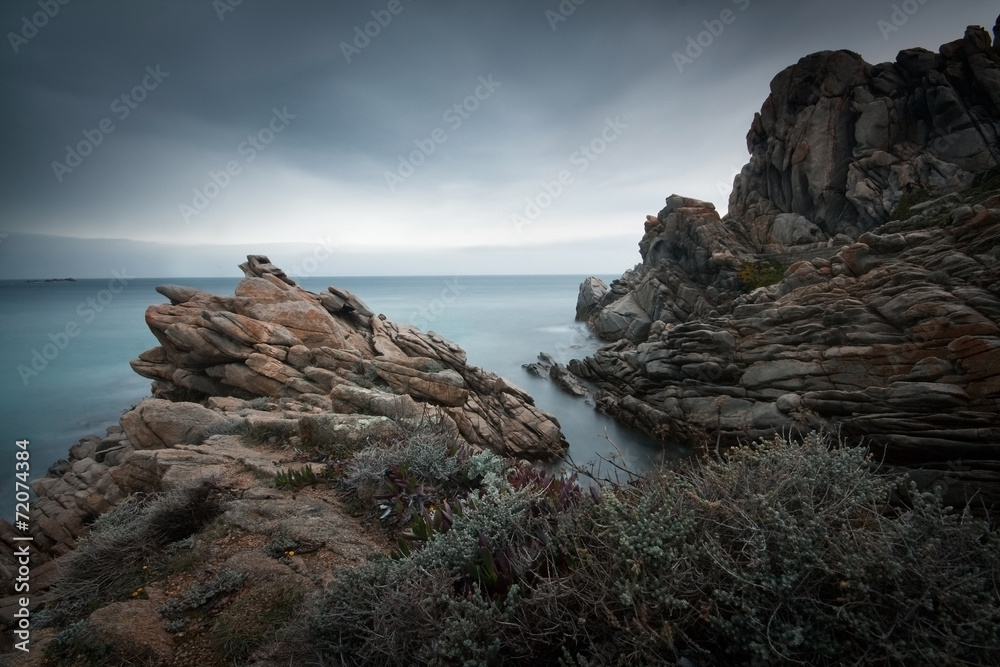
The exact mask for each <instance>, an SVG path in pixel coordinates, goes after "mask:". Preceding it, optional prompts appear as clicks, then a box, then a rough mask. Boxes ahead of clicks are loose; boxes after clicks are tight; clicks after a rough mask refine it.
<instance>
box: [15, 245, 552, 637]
mask: <svg viewBox="0 0 1000 667" xmlns="http://www.w3.org/2000/svg"><path fill="white" fill-rule="evenodd" d="M241 268H242V269H243V270H244V272H245V274H246V276H247V277H246V279H244V280H243V281H241V282H240V283H239V285H238V286H237V288H236V294H235V296H233V297H221V296H216V295H212V294H207V293H205V292H201V291H199V290H195V289H192V288H187V287H178V286H173V285H166V286H161V287H159V288H157V289H158V291H159V292H160V293H161V294H163V295H164V296H166V297H167V298H168V299H170V303H169V304H162V305H154V306H150V307H149V308H148V309H147V311H146V322H147V323H148V325H149V327H150V329H151V330H152V332H153V334H154V335H155V336H156V338H157V339H158V340H159V341H160V343H161V345H160V346H159V347H156V348H154V349H152V350H149V351H147V352H144V353H143V354H142V355H140V358H139V359H137V360H134V361H133V362H132V367H133V369H134V370H135V371H136V372H138V373H139V374H140V375H143V376H144V377H148V378H151V379H152V380H153V386H152V394H153V396H152V397H151V398H147V399H145V400H143V401H141V402H140V403H139V404H138V405H136V406H134V407H133V408H132V409H130V410H128V411H126V412H125V413H124V414H123V415H122V417H121V419H120V425H117V426H113V427H111V428H109V429H108V431H107V434H106V435H105V437H103V438H102V437H99V436H88V437H86V438H84V439H83V440H81V441H80V442H79V443H77V444H76V445H74V446H73V447H71V448H70V452H69V459H68V460H64V461H59V462H57V463H56V464H55V465H53V466H52V468H51V469H50V470H49V474H48V475H47V476H45V477H41V478H37V479H35V480H33V481H32V487H33V489H34V491H35V493H36V494H37V499H35V500H34V501H33V503H32V507H31V513H30V521H29V524H30V535H31V537H32V540H33V542H32V544H33V546H34V549H35V552H34V553H35V556H34V557H33V558H34V560H33V567H34V569H33V577H34V582H35V584H33V585H35V586H36V588H37V589H44V588H45V586H46V585H47V584H48V582H50V581H51V580H52V579H53V578H54V577H55V576H56V575H57V568H56V566H55V565H54V563H55V562H56V561H57V560H58V559H59V558H60V557H62V556H65V555H67V554H68V553H69V552H71V551H72V550H73V549H74V548H75V547H76V545H77V542H78V541H79V540H80V539H81V538H82V537H84V536H85V535H86V534H87V532H88V530H89V525H90V523H91V522H92V521H93V520H94V519H95V518H97V517H98V516H100V515H101V514H103V513H105V512H107V511H109V510H110V509H112V508H113V507H114V506H115V505H117V504H118V503H120V502H121V501H122V500H124V499H125V498H126V497H128V496H129V495H130V494H133V493H153V492H158V491H161V490H170V489H174V488H179V487H181V486H183V485H185V484H188V483H192V482H196V481H197V480H199V479H202V478H203V477H205V476H211V475H217V476H226V475H230V476H231V475H232V474H233V473H232V470H233V469H234V468H236V469H247V470H252V471H256V473H257V474H261V475H264V476H271V477H273V475H274V474H275V473H276V472H277V470H278V469H279V467H280V466H279V464H280V463H281V462H280V461H278V462H276V461H275V460H274V456H268V455H263V454H261V453H260V452H258V451H256V450H254V449H251V448H248V447H246V446H245V445H243V444H242V443H241V441H240V438H239V437H238V436H234V435H233V434H240V433H247V432H254V431H257V432H263V433H268V434H272V435H271V437H277V438H279V439H280V440H281V441H282V442H284V443H285V444H287V445H289V446H291V447H292V448H301V449H303V450H306V451H309V450H317V451H319V450H322V449H323V448H329V447H347V448H354V449H357V448H360V447H362V446H364V445H365V444H368V443H369V442H372V441H383V442H389V441H392V440H393V439H398V438H401V437H404V436H405V434H406V433H407V432H412V431H413V430H414V429H420V428H432V429H435V430H440V431H443V432H446V433H448V434H451V435H456V436H459V437H460V438H461V440H464V441H465V442H467V443H469V444H470V445H472V446H474V447H478V448H484V449H491V450H493V451H495V452H497V453H500V454H502V455H505V456H509V457H512V458H517V459H554V458H558V457H560V456H562V455H563V454H564V453H565V450H566V448H567V443H566V440H565V438H564V437H563V435H562V432H561V430H560V428H559V424H558V422H557V421H556V419H555V418H554V417H553V416H552V415H549V414H548V413H546V412H543V411H541V410H539V409H538V408H537V407H536V406H535V405H534V402H533V399H532V398H531V397H530V396H529V395H528V394H526V393H525V392H524V391H522V390H521V389H519V388H517V387H516V386H514V385H513V384H511V383H510V382H508V381H507V380H505V379H503V378H501V377H499V376H497V375H494V374H493V373H489V372H487V371H485V370H483V369H481V368H477V367H474V366H469V365H468V364H466V362H465V361H466V356H465V352H464V351H462V349H461V348H459V347H458V346H457V345H455V344H454V343H451V342H449V341H446V340H444V339H443V338H441V337H439V336H437V335H436V334H433V333H424V332H422V331H420V330H418V329H416V328H414V327H411V326H408V325H403V324H396V323H393V322H391V321H389V320H387V319H385V317H384V316H381V315H376V314H374V313H373V312H372V311H371V310H370V309H369V308H368V307H367V306H366V305H365V304H364V303H363V302H362V301H361V300H360V299H358V298H357V297H356V296H354V295H353V294H350V293H349V292H346V291H344V290H340V289H337V288H335V287H331V288H329V289H328V290H327V291H326V292H323V293H322V294H313V293H312V292H309V291H306V290H304V289H302V288H300V287H298V286H296V285H295V284H294V283H293V282H292V281H291V280H290V279H289V278H288V277H287V276H286V275H285V274H284V273H283V272H282V271H281V270H280V269H278V268H277V267H275V266H274V265H273V264H271V263H270V262H269V261H268V259H267V258H266V257H263V256H250V257H248V261H247V262H246V263H245V264H243V265H241ZM293 460H294V459H293ZM19 535H20V533H18V532H17V531H16V530H15V529H14V527H13V526H11V525H10V524H9V523H7V522H6V521H0V577H7V578H9V580H13V577H14V575H15V574H16V566H15V565H11V564H12V563H15V559H13V557H12V554H13V553H14V550H15V549H16V547H17V544H18V543H17V542H16V541H15V539H14V538H15V537H18V536H19ZM53 559H55V560H53ZM33 599H34V598H33ZM43 600H44V597H38V598H37V599H35V602H34V603H33V604H39V603H41V602H42V601H43ZM7 602H10V601H9V600H5V599H0V609H4V608H5V607H4V604H5V603H7ZM11 604H14V603H13V602H12V603H11ZM5 618H9V616H6V617H5Z"/></svg>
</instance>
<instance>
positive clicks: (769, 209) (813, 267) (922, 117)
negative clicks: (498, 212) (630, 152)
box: [0, 21, 1000, 664]
mask: <svg viewBox="0 0 1000 667" xmlns="http://www.w3.org/2000/svg"><path fill="white" fill-rule="evenodd" d="M998 37H1000V21H998V26H996V27H994V40H991V39H990V36H989V34H988V33H987V32H986V31H985V30H983V29H982V28H977V27H970V28H969V30H968V31H967V32H966V34H965V36H964V37H963V38H962V39H960V40H956V41H955V42H952V43H949V44H946V45H944V46H942V47H941V49H940V51H939V52H938V53H933V52H930V51H926V50H923V49H909V50H905V51H902V52H900V54H899V56H898V58H897V60H896V62H895V63H886V64H882V65H875V66H872V65H869V64H867V63H865V62H864V61H863V60H862V59H861V58H860V57H859V56H857V54H854V53H851V52H847V51H836V52H822V53H818V54H813V55H811V56H807V57H806V58H803V59H802V60H801V61H799V63H797V64H796V65H794V66H792V67H790V68H788V69H786V70H785V71H783V72H782V73H780V74H779V75H778V76H777V77H775V79H774V81H773V82H772V86H771V95H770V96H769V97H768V99H767V101H766V102H765V103H764V106H763V107H762V110H761V113H760V114H758V115H757V116H756V117H755V119H754V121H753V124H752V126H751V130H750V133H749V135H748V148H749V151H750V154H751V158H750V162H749V163H748V165H747V166H746V167H745V168H744V169H743V171H742V173H741V174H740V175H739V176H738V177H737V179H736V182H735V187H734V191H733V195H732V197H731V198H730V202H729V212H728V214H727V215H726V216H725V217H720V216H719V214H718V212H717V211H716V209H715V207H714V205H712V204H710V203H708V202H702V201H698V200H694V199H690V198H686V197H682V196H677V195H674V196H671V197H669V198H667V201H666V207H664V208H663V209H662V210H661V211H660V212H659V213H658V214H657V215H655V216H648V217H647V220H646V223H645V229H644V232H645V233H644V235H643V237H642V240H641V242H640V244H639V248H640V256H641V260H642V261H641V263H640V264H638V265H637V266H636V267H634V268H633V269H631V270H629V271H627V272H626V273H625V274H624V275H623V276H622V277H621V278H620V279H619V280H616V281H614V282H613V283H612V284H611V285H605V284H604V283H603V282H601V281H600V280H599V279H597V278H588V279H587V280H585V281H584V283H583V284H582V285H581V289H580V296H579V299H578V303H577V317H578V319H580V320H584V321H586V322H587V323H588V324H589V325H590V326H591V328H592V329H593V330H594V332H595V333H596V334H597V335H599V336H600V337H602V338H604V339H606V340H607V341H608V342H609V344H608V345H607V346H605V347H604V348H602V349H601V350H600V351H598V352H597V353H596V354H594V355H592V356H590V357H588V358H586V359H583V360H575V361H574V362H572V363H571V364H569V366H568V367H565V366H562V365H560V364H557V363H555V362H554V360H552V359H551V358H546V357H542V358H541V359H540V360H539V362H538V363H537V364H533V365H531V366H530V368H529V370H531V371H532V372H534V373H536V374H539V375H544V376H548V377H551V378H552V379H553V381H555V382H556V383H558V384H559V385H560V386H561V387H563V388H565V389H566V390H567V391H569V392H570V393H573V394H575V395H584V394H586V392H587V386H585V384H584V383H590V384H591V385H592V386H596V387H597V388H598V393H597V395H596V397H595V400H596V405H597V407H598V408H599V409H601V410H602V411H604V412H606V413H608V414H609V415H612V416H613V417H615V418H617V419H618V420H620V421H621V422H623V423H625V424H627V425H629V426H632V427H634V428H636V429H638V430H641V431H644V432H646V433H649V434H651V435H653V436H655V437H657V438H660V439H662V440H664V441H683V442H687V443H694V444H696V445H698V446H699V447H700V448H701V449H702V450H712V449H713V448H721V447H728V446H731V445H734V444H737V443H740V442H745V441H747V440H751V439H754V438H758V437H769V436H772V435H775V434H789V433H791V434H796V433H805V432H807V431H812V430H829V431H836V432H838V433H839V434H840V435H841V437H842V438H843V440H844V441H846V442H848V443H851V442H860V443H864V444H866V445H868V446H869V447H871V448H872V450H873V451H874V452H875V454H876V455H877V456H878V458H879V459H880V460H881V461H882V462H884V463H886V464H888V465H900V466H907V467H908V468H910V469H911V476H912V477H913V478H914V479H915V480H916V481H917V482H919V483H920V485H921V486H923V487H924V488H935V489H937V490H939V491H941V492H942V493H943V494H944V497H945V499H946V501H947V502H950V503H953V504H955V505H961V504H964V503H966V502H968V501H969V500H970V499H971V500H974V501H975V503H977V504H978V506H979V507H985V508H987V509H989V508H991V507H992V506H993V505H995V504H996V503H997V502H998V501H1000V456H998V453H1000V451H998V447H1000V243H998V242H1000V169H998V166H1000V159H998V156H1000V150H998V143H1000V140H998V138H1000V44H998V42H1000V39H997V38H998ZM241 269H242V270H243V272H244V274H245V276H246V277H245V279H244V280H243V281H241V282H240V284H239V285H238V286H237V288H236V291H235V294H234V295H233V296H218V295H212V294H208V293H205V292H201V291H199V290H195V289H191V288H187V287H181V286H176V285H165V286H161V287H159V288H158V291H159V292H160V293H161V294H162V295H164V296H165V297H166V298H167V299H168V300H169V303H167V304H160V305H154V306H150V308H149V309H148V310H147V313H146V322H147V324H148V325H149V327H150V330H151V331H152V332H153V334H154V335H155V336H156V338H157V340H158V341H159V343H160V345H159V346H158V347H156V348H153V349H152V350H149V351H147V352H144V353H143V354H142V355H140V357H139V359H136V360H134V361H133V362H132V368H133V369H134V370H135V371H136V372H137V373H139V374H140V375H142V376H144V377H147V378H149V379H151V380H153V385H152V397H151V398H148V399H146V400H144V401H142V402H141V403H140V404H139V405H137V406H135V407H134V408H133V409H131V410H129V411H127V412H126V413H125V414H123V416H122V418H121V420H120V425H118V426H114V427H112V428H109V429H108V431H107V433H106V435H105V436H104V437H98V436H92V437H88V438H85V439H83V440H81V441H80V442H79V443H78V444H76V445H75V446H73V447H72V448H71V450H70V453H69V459H68V460H67V461H63V462H59V463H57V464H56V465H55V466H53V468H52V469H51V470H50V472H49V475H48V476H47V477H44V478H40V479H36V480H34V482H33V483H32V486H33V488H34V490H35V492H36V494H37V496H38V498H37V500H36V501H34V502H33V503H32V511H31V520H30V525H31V537H32V538H33V540H34V541H33V545H34V547H35V551H34V552H33V555H32V583H31V585H32V589H31V609H32V610H35V609H37V608H39V607H43V606H44V605H45V604H46V602H49V601H51V599H52V593H51V591H50V590H49V587H50V586H51V584H52V583H53V582H54V581H56V579H57V578H58V577H59V576H60V573H61V564H62V563H64V562H65V559H66V558H68V557H69V556H70V555H71V554H72V553H73V550H74V549H75V548H76V546H77V544H78V542H79V541H80V540H81V539H83V538H84V537H85V536H86V535H87V534H88V532H89V529H90V526H91V525H92V523H93V521H94V520H95V519H97V517H99V516H101V515H103V514H106V513H107V512H108V511H110V510H111V509H113V508H114V507H116V506H119V505H121V504H122V503H123V502H124V501H125V500H126V499H127V498H130V497H137V496H142V495H143V494H155V493H158V492H162V491H172V490H177V489H184V488H190V487H191V485H193V484H198V483H200V482H201V481H202V480H204V479H206V478H208V479H211V480H212V484H213V485H214V486H213V488H214V489H215V490H216V491H218V492H220V493H225V494H226V495H227V505H226V510H225V513H224V515H223V517H222V519H221V522H220V525H221V526H222V528H220V529H219V530H220V531H221V532H220V533H219V534H218V535H214V536H211V537H206V536H202V537H201V538H199V539H200V540H201V542H199V543H198V544H199V547H198V548H200V549H202V557H203V561H202V564H201V568H202V570H204V571H203V572H200V573H199V574H202V575H206V576H207V575H212V576H215V575H216V574H217V573H222V572H236V573H238V574H239V575H240V576H245V577H249V578H251V579H252V580H268V581H272V580H273V581H280V582H283V583H282V585H285V584H287V585H288V586H291V587H300V588H302V589H310V588H313V589H322V588H323V587H324V586H325V585H326V584H328V583H329V581H330V580H331V577H332V576H333V575H332V573H333V572H335V571H336V570H337V569H338V568H342V567H347V566H351V565H354V564H357V563H359V562H362V561H363V560H364V559H365V557H366V556H367V555H369V554H371V553H375V552H381V553H388V552H389V551H391V547H390V546H389V545H387V544H385V536H384V535H381V534H374V533H372V534H369V533H368V531H367V530H365V529H364V528H363V527H361V525H360V523H359V522H358V521H357V520H356V519H355V518H353V517H352V516H351V515H350V511H349V509H348V508H346V507H344V506H343V504H342V503H341V502H340V500H338V499H337V498H336V497H334V496H335V494H330V493H321V492H319V491H318V490H316V489H311V488H308V487H306V488H305V489H298V490H296V489H295V488H291V489H288V488H278V485H277V484H276V483H275V479H276V478H277V476H279V475H280V474H282V471H287V470H291V469H292V467H293V466H302V465H305V464H309V465H313V464H315V466H316V468H315V469H316V470H317V471H319V473H320V474H322V473H323V471H324V470H325V466H326V465H327V463H326V460H325V459H324V452H329V451H330V450H331V449H337V448H341V449H343V450H345V451H349V450H353V449H356V448H358V447H359V446H360V445H363V444H366V443H369V442H372V441H379V442H391V441H393V440H394V439H399V438H403V437H404V436H405V434H406V433H407V432H412V430H413V429H416V428H420V427H426V426H428V425H430V426H432V427H433V428H434V429H436V430H437V431H439V432H442V433H448V434H449V436H450V437H453V438H454V439H457V440H460V441H461V442H462V443H464V444H465V445H468V446H470V447H471V448H474V449H480V450H490V451H493V452H496V453H498V454H501V455H503V456H505V457H509V458H513V459H518V460H522V459H532V460H553V459H557V458H559V457H561V456H562V455H563V454H564V453H565V451H566V448H567V443H566V441H565V438H564V437H563V435H562V433H561V431H560V427H559V423H558V421H557V420H556V419H555V418H554V417H553V416H552V415H549V414H547V413H545V412H544V411H541V410H539V409H538V408H537V407H536V406H535V405H534V402H533V400H532V399H531V397H530V396H529V395H528V394H527V393H525V392H524V391H522V390H521V389H519V388H517V387H516V386H514V385H513V384H511V383H510V382H508V381H507V380H505V379H503V378H501V377H499V376H497V375H495V374H492V373H489V372H488V371H485V370H483V369H480V368H476V367H473V366H469V365H468V364H467V363H466V357H465V353H464V352H463V351H462V350H461V349H460V348H459V347H458V346H456V345H454V344H453V343H451V342H449V341H446V340H444V339H442V338H441V337H439V336H437V335H435V334H433V333H428V332H423V331H420V330H418V329H416V328H414V327H412V326H408V325H405V324H400V323H394V322H391V321H389V320H387V319H385V318H384V317H383V316H381V315H377V314H375V313H373V312H372V311H371V310H370V309H369V308H368V307H367V306H366V305H365V304H364V302H363V301H361V300H360V299H359V298H358V297H357V296H355V295H353V294H351V293H349V292H347V291H344V290H341V289H338V288H336V287H330V288H328V290H326V291H324V292H322V293H319V294H316V293H312V292H309V291H307V290H304V289H302V288H301V287H299V286H297V285H296V284H295V283H294V281H292V280H291V279H289V278H288V277H287V276H286V275H285V274H284V272H283V271H281V269H279V268H278V267H276V266H274V265H273V264H271V263H270V261H269V260H268V258H267V257H264V256H257V255H254V256H249V257H248V258H247V262H246V263H244V264H242V265H241ZM251 440H252V441H253V443H254V444H253V446H251V443H250V441H251ZM375 532H377V531H375ZM18 534H19V533H17V531H15V530H14V528H13V527H12V526H10V525H9V524H7V523H6V522H0V555H2V556H3V558H2V559H0V572H2V575H3V577H4V579H5V581H12V580H13V578H14V576H15V574H16V571H15V569H14V566H13V565H12V564H13V563H14V562H15V560H14V558H13V554H14V552H15V548H16V543H15V541H14V539H13V538H14V537H15V536H16V535H18ZM292 544H294V545H296V546H295V547H291V546H289V545H292ZM268 551H270V552H273V553H272V555H270V556H268V555H265V553H267V552H268ZM275 554H276V555H275ZM220 576H221V575H220ZM203 578H204V577H203ZM194 579H195V575H190V576H189V575H186V574H183V573H182V574H180V575H176V574H175V575H172V576H171V577H168V578H167V579H165V580H164V581H167V582H169V583H168V584H164V583H163V581H160V582H154V583H151V584H150V585H149V588H148V590H145V591H144V590H143V589H141V588H140V589H139V590H137V591H136V592H135V593H134V594H133V596H132V597H133V598H136V599H132V600H124V601H120V602H115V603H113V604H110V605H108V606H106V607H103V608H100V609H97V610H95V611H93V613H90V615H89V617H87V618H86V619H85V621H86V624H87V628H89V631H91V632H93V633H94V634H95V636H99V637H100V638H101V639H102V641H104V642H106V643H110V644H112V645H128V646H134V647H136V648H137V649H141V652H142V653H143V654H144V655H147V656H151V658H150V660H151V661H152V663H155V664H194V663H196V662H198V660H199V655H198V654H197V652H194V653H182V652H180V651H181V649H178V648H177V646H176V645H175V644H176V643H175V641H174V639H173V638H172V636H171V634H170V633H168V632H167V630H166V629H165V626H164V622H163V619H162V618H161V617H160V615H159V613H158V611H157V610H158V609H162V608H163V605H164V604H165V603H166V602H168V601H170V600H176V599H177V598H178V596H179V592H178V591H179V590H180V588H179V587H180V586H181V584H183V585H185V586H188V588H187V589H186V590H193V589H192V588H190V587H191V586H192V585H193V581H194ZM5 592H9V591H5ZM19 604H20V603H19V601H18V598H17V597H5V598H2V599H0V619H2V623H3V624H6V625H4V627H2V628H0V630H3V633H2V636H3V637H4V640H3V641H8V639H9V637H10V629H11V626H10V625H9V622H10V619H12V618H13V613H12V612H13V610H14V609H16V608H18V605H19ZM123 619H128V621H129V622H127V623H125V622H123ZM81 622H83V620H81ZM46 633H48V634H46ZM53 634H54V633H53V631H51V630H39V631H38V634H36V635H35V636H34V637H33V641H38V642H44V641H47V640H51V639H52V637H53ZM191 646H195V647H197V641H194V642H192V643H191V644H188V645H185V648H184V649H183V651H194V650H195V649H193V648H191ZM10 648H11V647H10V646H9V645H0V652H3V651H9V649H10ZM4 657H10V656H4ZM18 657H20V656H18ZM32 659H33V660H35V662H34V663H33V664H42V662H41V659H42V658H41V656H39V655H38V653H37V652H36V653H35V654H33V656H32ZM2 661H3V658H2V657H0V662H2ZM11 664H13V663H11ZM18 664H28V663H25V662H21V663H18Z"/></svg>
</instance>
